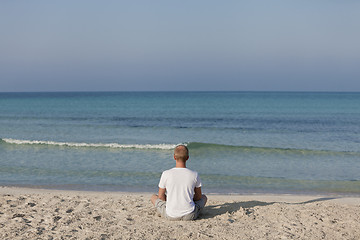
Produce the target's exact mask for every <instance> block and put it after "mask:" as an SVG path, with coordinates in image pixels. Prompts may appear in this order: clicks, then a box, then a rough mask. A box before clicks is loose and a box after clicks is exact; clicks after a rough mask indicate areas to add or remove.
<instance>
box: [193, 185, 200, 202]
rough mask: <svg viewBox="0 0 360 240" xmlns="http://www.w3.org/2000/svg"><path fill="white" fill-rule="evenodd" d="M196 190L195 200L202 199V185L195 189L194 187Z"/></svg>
mask: <svg viewBox="0 0 360 240" xmlns="http://www.w3.org/2000/svg"><path fill="white" fill-rule="evenodd" d="M194 192H195V194H194V201H199V200H200V199H201V196H202V194H201V187H198V188H197V187H196V188H195V189H194Z"/></svg>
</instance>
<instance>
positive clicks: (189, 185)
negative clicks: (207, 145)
mask: <svg viewBox="0 0 360 240" xmlns="http://www.w3.org/2000/svg"><path fill="white" fill-rule="evenodd" d="M195 187H197V188H198V187H201V180H200V177H199V174H198V173H197V172H195V171H192V170H190V169H188V168H172V169H169V170H166V171H164V172H163V173H162V175H161V178H160V182H159V188H166V214H167V215H168V216H170V217H173V218H176V217H181V216H184V215H186V214H188V213H191V212H192V211H194V209H195V203H194V200H193V198H194V189H195Z"/></svg>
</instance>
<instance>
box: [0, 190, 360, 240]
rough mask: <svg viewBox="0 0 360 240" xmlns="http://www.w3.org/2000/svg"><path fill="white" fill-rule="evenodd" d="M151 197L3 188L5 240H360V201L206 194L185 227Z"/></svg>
mask: <svg viewBox="0 0 360 240" xmlns="http://www.w3.org/2000/svg"><path fill="white" fill-rule="evenodd" d="M150 196H151V194H150V193H118V192H79V191H59V190H41V189H27V188H13V187H0V239H360V197H344V196H303V195H208V198H209V200H208V204H207V206H206V207H205V209H204V211H203V214H202V215H201V216H200V219H198V220H196V221H190V222H184V221H168V220H165V219H163V218H161V217H159V216H158V214H157V213H156V211H155V208H154V207H153V206H152V205H151V202H150V200H149V198H150Z"/></svg>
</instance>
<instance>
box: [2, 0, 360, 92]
mask: <svg viewBox="0 0 360 240" xmlns="http://www.w3.org/2000/svg"><path fill="white" fill-rule="evenodd" d="M359 13H360V1H358V0H353V1H352V0H349V1H343V0H338V1H331V0H330V1H324V0H317V1H314V0H301V1H300V0H298V1H295V0H282V1H278V0H271V1H268V0H263V1H257V0H249V1H242V0H235V1H232V0H228V1H212V0H196V1H194V0H192V1H188V0H185V1H169V0H166V1H165V0H163V1H156V0H155V1H148V0H142V1H141V0H140V1H138V0H137V1H132V0H131V1H130V0H129V1H100V0H99V1H92V0H76V1H70V0H61V1H48V0H43V1H38V0H33V1H17V0H3V1H1V2H0V30H1V31H0V92H3V91H109V90H110V91H134V90H135V91H144V90H145V91H146V90H149V91H158V90H159V91H166V90H191V91H194V90H238V91H248V90H255V91H256V90H258V91H264V90H265V91H268V90H270V91H360V30H359V29H360V14H359Z"/></svg>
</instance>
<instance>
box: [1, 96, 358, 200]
mask: <svg viewBox="0 0 360 240" xmlns="http://www.w3.org/2000/svg"><path fill="white" fill-rule="evenodd" d="M359 106H360V93H336V92H334V93H325V92H324V93H323V92H320V93H317V92H54V93H52V92H49V93H0V185H6V186H25V187H35V188H38V187H40V188H54V189H76V190H95V191H135V192H136V191H145V192H157V188H158V187H157V184H158V182H159V178H160V175H161V172H162V171H164V170H166V169H169V168H171V167H173V166H174V164H175V161H174V160H173V157H172V155H173V148H174V147H175V146H176V145H177V144H186V145H187V146H188V147H189V150H190V159H189V161H188V163H187V166H188V167H189V168H190V169H193V170H196V171H198V172H199V174H200V177H201V180H202V183H203V187H202V189H203V192H205V193H222V194H232V193H234V194H249V193H254V194H256V193H288V194H308V193H311V194H314V193H316V194H347V195H358V194H360V107H359Z"/></svg>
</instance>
